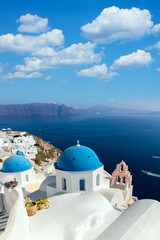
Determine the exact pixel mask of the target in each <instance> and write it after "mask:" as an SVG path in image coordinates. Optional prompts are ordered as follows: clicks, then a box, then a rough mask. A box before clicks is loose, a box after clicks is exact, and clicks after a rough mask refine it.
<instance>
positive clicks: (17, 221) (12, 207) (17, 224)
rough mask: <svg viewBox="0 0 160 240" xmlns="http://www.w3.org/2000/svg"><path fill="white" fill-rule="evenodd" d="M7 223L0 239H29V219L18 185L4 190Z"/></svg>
mask: <svg viewBox="0 0 160 240" xmlns="http://www.w3.org/2000/svg"><path fill="white" fill-rule="evenodd" d="M4 194H5V198H6V208H7V209H6V210H7V212H8V213H10V215H9V220H8V224H7V226H6V229H5V231H4V232H3V233H2V235H1V238H0V239H1V240H14V239H16V240H22V239H23V240H29V239H30V234H29V219H28V216H27V212H26V209H25V206H24V198H23V192H22V189H21V188H20V187H16V188H14V189H7V188H5V190H4Z"/></svg>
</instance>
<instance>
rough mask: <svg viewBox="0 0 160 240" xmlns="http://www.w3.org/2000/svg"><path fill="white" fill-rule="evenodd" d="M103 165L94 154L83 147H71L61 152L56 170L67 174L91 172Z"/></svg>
mask: <svg viewBox="0 0 160 240" xmlns="http://www.w3.org/2000/svg"><path fill="white" fill-rule="evenodd" d="M101 166H103V164H102V163H101V162H100V161H99V159H98V157H97V155H96V154H95V152H94V151H93V150H92V149H90V148H88V147H85V146H73V147H69V148H67V149H66V150H65V151H64V152H62V154H61V156H60V157H59V159H58V162H57V164H56V168H57V169H59V170H63V171H69V172H73V171H75V172H84V171H93V170H95V169H97V168H99V167H101Z"/></svg>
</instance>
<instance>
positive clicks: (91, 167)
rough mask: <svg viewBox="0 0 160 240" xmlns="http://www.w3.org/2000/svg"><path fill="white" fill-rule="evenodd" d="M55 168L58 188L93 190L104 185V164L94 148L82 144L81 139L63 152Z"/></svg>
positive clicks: (69, 190) (72, 190)
mask: <svg viewBox="0 0 160 240" xmlns="http://www.w3.org/2000/svg"><path fill="white" fill-rule="evenodd" d="M55 168H56V188H57V189H58V190H63V191H66V192H81V191H93V190H97V189H98V188H102V186H103V179H104V178H103V171H104V166H103V164H102V163H101V162H100V160H99V159H98V157H97V155H96V153H95V152H94V151H93V150H92V149H90V148H88V147H85V146H81V145H80V144H79V141H77V145H76V146H72V147H69V148H67V149H66V150H65V151H64V152H62V154H61V156H60V157H59V159H58V162H57V164H56V166H55ZM108 186H109V182H108Z"/></svg>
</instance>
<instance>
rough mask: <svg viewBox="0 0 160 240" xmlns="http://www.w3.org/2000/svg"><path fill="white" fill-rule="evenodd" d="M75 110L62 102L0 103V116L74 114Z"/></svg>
mask: <svg viewBox="0 0 160 240" xmlns="http://www.w3.org/2000/svg"><path fill="white" fill-rule="evenodd" d="M77 114H78V113H77V111H76V110H75V109H74V108H72V107H68V106H66V105H64V104H62V105H59V104H55V103H31V104H4V105H0V116H74V115H77Z"/></svg>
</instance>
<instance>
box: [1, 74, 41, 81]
mask: <svg viewBox="0 0 160 240" xmlns="http://www.w3.org/2000/svg"><path fill="white" fill-rule="evenodd" d="M39 77H42V73H40V72H32V73H29V74H26V73H24V72H14V73H8V74H6V75H4V76H2V77H1V78H2V79H7V80H8V79H16V78H26V79H27V78H39Z"/></svg>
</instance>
